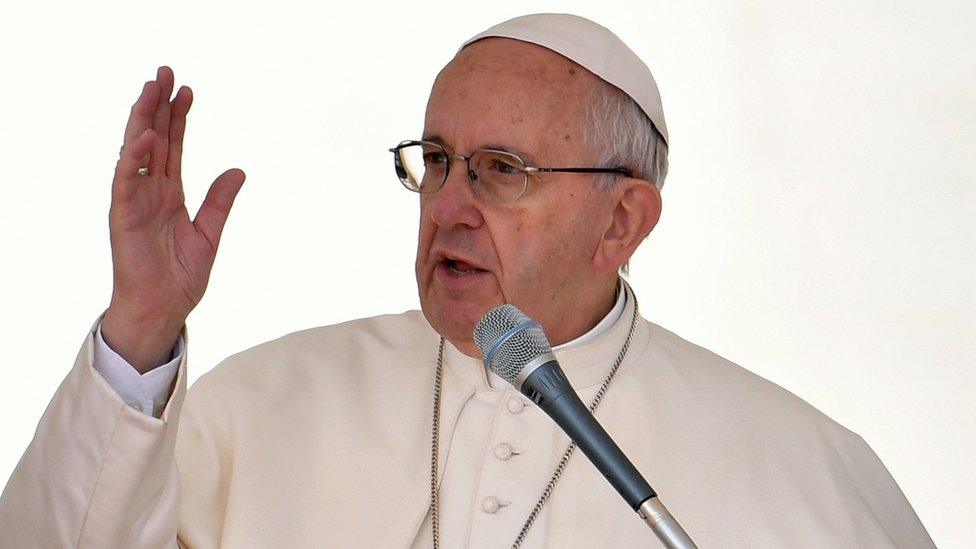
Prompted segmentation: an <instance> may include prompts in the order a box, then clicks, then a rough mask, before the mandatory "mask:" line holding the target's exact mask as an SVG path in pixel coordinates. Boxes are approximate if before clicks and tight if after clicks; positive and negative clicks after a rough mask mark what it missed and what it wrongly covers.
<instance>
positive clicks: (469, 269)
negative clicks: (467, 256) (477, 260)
mask: <svg viewBox="0 0 976 549" xmlns="http://www.w3.org/2000/svg"><path fill="white" fill-rule="evenodd" d="M440 264H441V265H442V266H444V267H445V268H447V269H448V270H449V271H450V272H452V273H454V274H457V275H468V274H475V273H483V272H485V270H484V269H479V268H477V267H475V266H474V265H471V264H469V263H465V262H464V261H459V260H457V259H451V258H449V257H446V258H444V259H442V260H441V261H440Z"/></svg>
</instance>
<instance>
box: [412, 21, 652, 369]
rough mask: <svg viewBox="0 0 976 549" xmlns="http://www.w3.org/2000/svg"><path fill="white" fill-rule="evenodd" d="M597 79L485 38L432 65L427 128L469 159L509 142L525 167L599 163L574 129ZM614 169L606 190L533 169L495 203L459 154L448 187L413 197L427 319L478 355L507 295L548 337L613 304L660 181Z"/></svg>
mask: <svg viewBox="0 0 976 549" xmlns="http://www.w3.org/2000/svg"><path fill="white" fill-rule="evenodd" d="M598 82H599V80H598V79H597V77H596V76H594V75H593V74H592V73H590V72H589V71H587V70H585V69H583V68H581V67H580V66H579V65H576V64H575V63H573V62H572V61H570V60H568V59H566V58H564V57H562V56H561V55H559V54H556V53H554V52H552V51H550V50H548V49H545V48H542V47H539V46H536V45H533V44H529V43H525V42H521V41H516V40H510V39H505V38H489V39H485V40H481V41H479V42H476V43H474V44H472V45H471V46H469V47H467V48H465V49H464V50H462V51H461V52H459V54H458V55H457V56H456V57H455V58H454V60H452V61H451V62H450V63H449V64H448V65H447V66H446V67H445V68H444V69H443V70H442V71H441V73H440V74H439V75H438V77H437V80H436V81H435V83H434V86H433V89H432V91H431V96H430V99H429V101H428V105H427V113H426V120H425V126H424V134H423V138H424V139H428V140H434V141H439V142H441V143H442V144H443V145H445V146H446V147H447V148H448V150H449V151H452V152H454V153H458V154H464V155H468V154H470V153H471V152H472V151H473V150H475V149H478V148H489V147H490V148H503V149H506V150H509V151H511V152H514V153H516V154H518V155H520V156H521V157H522V158H523V159H524V160H525V161H526V163H527V164H528V165H530V166H550V167H551V166H593V165H594V160H595V156H596V155H595V154H594V152H593V151H590V150H587V148H586V147H585V146H584V142H583V136H582V131H583V120H584V118H583V117H584V105H585V100H586V97H587V96H588V94H589V92H590V90H591V89H592V88H593V86H595V85H597V84H598ZM620 179H621V180H622V181H620V182H618V184H617V185H615V186H614V187H613V188H612V189H611V190H609V191H607V190H601V189H600V188H599V186H598V179H597V176H595V175H587V174H571V173H553V174H545V175H543V176H535V175H533V176H531V177H530V181H529V188H528V191H527V192H526V194H525V195H524V196H522V197H521V198H520V199H519V200H518V201H516V202H513V203H509V204H491V203H485V202H484V201H482V200H480V199H479V198H478V197H476V196H475V195H474V194H473V190H472V188H471V186H470V184H469V182H468V180H467V176H466V174H465V170H464V166H463V163H459V162H458V161H455V164H454V165H453V166H452V170H451V172H450V177H449V178H448V180H447V182H446V183H445V185H444V187H443V188H442V189H441V190H440V191H438V192H437V193H435V194H430V195H421V198H420V213H421V216H420V231H419V239H418V246H417V259H416V274H417V285H418V291H419V294H420V302H421V307H422V309H423V312H424V315H425V316H426V318H427V320H428V322H430V324H431V326H433V327H434V329H436V330H437V331H438V332H439V333H440V334H441V335H443V336H444V337H445V338H446V339H447V340H449V341H450V342H451V343H453V344H454V345H455V346H456V347H458V348H459V349H460V350H461V351H462V352H464V353H465V354H467V355H469V356H473V357H480V356H481V355H480V352H479V351H478V349H477V347H476V346H475V345H474V343H473V341H472V331H473V329H474V326H475V324H476V323H477V322H478V320H479V319H480V318H481V317H482V316H483V315H484V314H485V313H486V312H487V311H489V310H490V309H492V308H493V307H496V306H498V305H500V304H502V303H512V304H514V305H515V306H517V307H519V308H520V309H522V310H523V311H524V312H525V313H526V314H527V315H529V316H530V317H531V318H533V319H535V320H537V321H539V322H540V323H541V324H542V325H543V327H544V329H545V331H546V334H547V335H548V337H549V339H550V341H551V343H552V344H553V345H558V344H560V343H563V342H566V341H569V340H571V339H573V338H575V337H578V336H579V335H582V334H583V333H585V332H586V331H587V330H589V329H590V328H591V327H592V326H594V325H595V324H596V323H597V322H598V321H599V320H600V319H601V318H602V317H603V316H605V315H606V314H607V312H608V311H609V310H610V308H611V307H612V305H613V300H614V292H615V288H616V281H617V270H618V268H619V267H620V265H621V264H623V262H624V261H626V260H627V259H628V258H629V256H630V254H631V253H632V252H633V250H634V249H635V248H636V246H637V244H639V242H640V240H642V239H643V238H644V236H646V235H647V233H648V232H650V230H651V229H652V228H653V225H654V223H656V221H657V218H658V215H659V213H660V195H659V194H658V192H657V189H655V188H654V187H653V186H651V185H650V184H648V183H647V182H644V181H641V180H638V179H630V178H624V177H621V178H620ZM640 233H643V234H640ZM452 267H454V268H452Z"/></svg>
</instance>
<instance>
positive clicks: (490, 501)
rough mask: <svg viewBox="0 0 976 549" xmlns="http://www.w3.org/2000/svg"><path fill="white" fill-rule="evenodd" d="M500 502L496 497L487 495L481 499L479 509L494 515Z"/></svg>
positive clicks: (499, 507)
mask: <svg viewBox="0 0 976 549" xmlns="http://www.w3.org/2000/svg"><path fill="white" fill-rule="evenodd" d="M501 507H502V504H501V503H499V501H498V498H494V497H492V496H488V497H486V498H485V499H483V500H481V510H482V511H484V512H486V513H488V514H489V515H494V514H495V513H497V512H498V510H499V509H501Z"/></svg>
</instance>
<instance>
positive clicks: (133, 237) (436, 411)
mask: <svg viewBox="0 0 976 549" xmlns="http://www.w3.org/2000/svg"><path fill="white" fill-rule="evenodd" d="M173 89H174V75H173V72H172V71H171V70H170V69H169V68H168V67H161V68H160V69H159V71H158V73H157V76H156V79H155V80H152V81H149V82H147V83H146V84H145V85H144V87H143V90H142V92H141V94H140V96H139V98H138V99H137V100H136V102H135V103H134V105H133V106H132V111H131V113H130V116H129V120H128V123H127V125H126V128H125V134H124V138H123V146H122V149H121V151H120V157H119V160H118V163H117V165H116V170H115V177H114V180H113V183H112V202H111V207H110V212H109V223H110V235H111V246H112V260H113V275H114V285H113V294H112V299H111V302H110V304H109V306H108V308H107V309H106V310H105V311H104V313H103V314H101V315H99V317H98V318H97V319H96V320H95V322H94V324H93V325H92V327H91V329H90V330H89V332H88V334H87V335H86V336H85V338H84V342H83V344H82V347H81V350H80V352H79V353H78V356H77V359H76V361H75V363H74V366H73V367H72V369H71V370H70V372H69V373H68V375H67V377H66V378H65V381H64V382H63V384H62V385H61V386H60V387H59V389H58V390H57V392H56V393H55V395H54V397H53V399H52V401H51V403H50V405H49V406H48V408H47V410H46V412H45V414H44V416H43V417H42V419H41V422H40V425H39V426H38V429H37V433H36V435H35V438H34V440H33V441H32V442H31V444H30V446H29V447H28V448H27V450H26V452H25V454H24V456H23V458H22V459H21V461H20V463H19V464H18V466H17V468H16V469H15V471H14V473H13V475H12V476H11V478H10V480H9V482H8V483H7V486H6V488H5V490H4V492H3V496H2V498H0V532H2V539H3V541H4V545H5V546H10V547H68V546H70V547H97V548H104V547H173V546H174V545H178V546H180V547H190V548H209V547H218V546H228V547H255V548H256V547H274V546H277V547H289V548H300V547H322V546H328V547H440V546H444V547H462V546H464V547H502V546H520V547H534V548H542V547H559V548H564V547H648V546H654V545H655V544H656V543H657V541H656V539H655V538H654V536H653V535H652V533H651V532H650V530H648V529H647V528H646V526H645V525H644V524H643V523H642V522H641V521H640V520H639V519H638V518H637V517H636V516H635V515H634V513H633V511H632V510H631V509H629V508H627V506H626V505H624V504H623V503H622V502H621V501H620V499H619V496H618V495H617V494H616V493H615V492H614V491H613V489H612V488H611V487H610V486H609V485H608V484H607V483H606V482H605V480H604V479H603V478H602V477H601V475H600V473H599V472H598V471H597V470H596V469H595V468H594V467H593V466H592V465H591V464H590V463H589V462H587V461H586V459H585V458H584V456H579V455H575V454H574V453H573V452H572V450H570V449H569V443H570V441H569V440H568V438H567V437H566V435H565V434H563V433H562V432H561V431H560V430H559V429H558V428H557V427H556V426H555V425H554V424H553V422H552V421H551V420H550V419H549V418H548V417H547V416H546V415H545V414H544V413H542V412H541V411H540V410H538V409H537V408H535V407H534V406H533V405H532V404H531V403H530V402H529V401H528V400H527V399H525V398H524V397H523V396H522V395H520V394H519V393H518V392H517V391H516V390H515V389H514V388H512V387H511V386H509V385H508V384H507V383H505V382H504V381H503V380H502V379H501V378H499V377H497V376H496V375H495V374H493V373H492V372H490V371H488V370H487V369H486V368H485V365H484V364H483V362H482V360H481V354H480V352H479V350H478V348H477V346H476V345H475V343H474V341H473V338H472V332H473V329H474V326H475V325H476V323H477V322H478V320H479V319H480V318H481V317H482V316H483V315H484V314H485V313H486V312H488V311H489V310H491V309H493V308H494V307H496V306H498V305H501V304H503V303H511V304H514V305H516V306H517V307H519V308H520V309H521V310H522V311H524V312H525V313H526V314H527V315H528V316H529V317H531V318H533V319H535V320H536V321H538V322H539V323H540V324H541V325H542V326H543V328H544V330H545V332H546V334H547V335H548V338H549V340H550V342H551V343H552V344H553V351H554V353H555V355H556V357H557V358H558V359H559V362H560V363H561V365H562V368H563V370H564V371H565V372H566V375H567V377H568V378H569V380H570V381H571V382H572V384H573V386H574V387H575V389H576V391H577V392H578V394H579V396H580V398H581V399H583V401H584V402H586V403H592V406H591V408H592V409H593V413H594V415H595V416H596V418H597V419H598V420H599V421H600V423H601V424H602V425H603V426H604V427H605V428H606V430H607V431H608V432H609V433H610V434H611V436H613V438H614V439H615V440H616V442H617V443H618V444H619V445H620V447H621V448H622V449H623V450H624V452H625V453H626V454H627V455H628V456H629V457H630V459H631V460H632V461H633V462H634V464H635V465H636V466H637V468H638V469H639V470H640V471H641V472H642V473H643V474H644V476H645V477H646V478H647V479H648V481H649V482H650V483H651V484H652V485H653V486H654V488H655V489H656V491H657V492H658V494H659V495H660V496H661V498H662V499H663V500H664V501H666V502H667V504H668V507H669V508H670V509H671V511H672V513H673V514H674V515H675V516H676V517H677V518H678V519H679V520H680V522H681V524H682V526H683V527H684V528H685V530H686V531H687V532H688V534H689V535H690V536H691V537H692V538H693V539H694V540H695V541H696V542H697V543H698V544H699V546H701V547H783V546H791V547H932V546H933V544H932V540H931V539H930V537H929V535H928V534H927V532H926V530H925V528H924V526H923V525H922V523H921V522H920V521H919V519H918V517H917V516H916V514H915V512H914V510H913V509H912V507H911V505H910V504H909V503H908V501H907V500H906V498H905V496H904V494H903V493H902V492H901V490H900V489H899V488H898V486H897V484H896V483H895V481H894V480H893V479H892V477H891V475H890V474H889V473H888V471H887V470H886V469H885V467H884V465H883V464H882V463H881V461H880V460H879V459H878V457H877V456H876V455H875V453H874V452H873V451H872V450H871V448H870V447H869V446H868V445H867V444H866V443H865V442H864V440H863V439H861V437H859V436H858V435H857V434H855V433H853V432H851V431H849V430H847V429H846V428H844V427H843V426H841V425H839V424H837V423H836V422H834V421H833V420H831V419H830V418H828V417H827V416H825V415H824V414H822V413H821V412H819V411H818V410H816V409H815V408H813V407H812V406H810V405H809V404H807V403H806V402H804V401H803V400H801V399H799V398H797V397H796V396H795V395H793V394H791V393H789V392H788V391H786V390H784V389H783V388H781V387H779V386H777V385H775V384H773V383H771V382H769V381H767V380H765V379H762V378H760V377H758V376H756V375H754V374H752V373H750V372H748V371H747V370H745V369H743V368H741V367H739V366H738V365H736V364H733V363H731V362H729V361H728V360H725V359H723V358H722V357H719V356H717V355H715V354H714V353H711V352H709V351H708V350H706V349H703V348H701V347H699V346H697V345H694V344H693V343H690V342H688V341H685V340H684V339H682V338H680V337H679V336H677V335H675V334H674V333H672V332H670V331H668V330H666V329H664V328H662V327H660V326H658V325H656V324H654V323H652V322H649V321H647V320H646V319H644V318H643V317H642V316H641V315H640V310H639V307H638V300H637V296H636V295H635V294H634V292H633V290H632V289H631V288H630V286H629V285H628V284H627V283H626V280H625V278H623V277H622V276H621V273H622V272H624V273H625V272H626V268H627V264H628V260H629V259H630V257H631V256H632V255H633V253H634V251H635V250H636V249H637V247H638V246H639V245H640V244H641V243H642V241H644V239H645V238H646V237H647V236H648V235H649V234H650V232H651V231H652V230H653V229H654V227H655V226H656V224H657V222H658V220H659V218H660V215H661V209H662V198H661V190H662V188H663V185H664V180H665V177H666V175H667V171H668V161H667V151H668V143H669V137H668V131H667V127H666V124H665V119H664V111H663V107H662V102H661V97H660V94H659V91H658V88H657V85H656V83H655V81H654V78H653V76H652V75H651V72H650V70H649V69H648V68H647V66H646V65H645V64H644V63H643V62H642V61H641V60H640V58H639V57H638V56H637V55H636V54H635V53H634V52H633V51H632V50H631V49H630V48H628V47H627V46H626V45H625V44H624V43H623V42H621V41H620V39H619V38H617V37H616V36H615V35H614V34H613V33H612V32H610V31H609V30H607V29H605V28H603V27H601V26H599V25H597V24H596V23H594V22H592V21H589V20H586V19H583V18H579V17H575V16H570V15H557V14H536V15H529V16H524V17H518V18H515V19H512V20H509V21H506V22H503V23H501V24H499V25H496V26H494V27H491V28H490V29H488V30H486V31H485V32H483V33H480V34H478V35H476V36H475V37H473V38H472V39H471V40H469V41H467V42H465V43H464V44H463V45H462V47H461V48H460V49H459V50H458V52H457V54H456V55H455V57H454V58H453V60H451V61H450V62H449V63H448V64H447V66H445V67H444V68H443V70H442V71H441V72H440V74H439V75H438V76H437V78H436V80H435V82H434V83H433V87H432V90H431V93H430V98H429V101H428V103H427V110H426V115H425V121H424V128H423V133H422V135H419V136H404V137H405V139H404V140H403V141H401V142H400V143H398V144H395V145H394V146H392V147H391V148H390V153H391V160H392V163H393V167H394V172H395V176H396V177H397V179H398V180H399V182H400V183H401V184H402V185H403V186H404V187H406V188H407V189H408V190H409V191H413V192H415V193H417V196H418V200H419V207H420V214H421V215H420V226H419V235H418V244H417V256H416V265H415V267H416V278H417V288H418V293H419V296H420V303H421V309H422V310H421V311H408V312H406V313H402V314H396V315H385V316H379V317H374V318H367V319H359V320H354V321H350V322H347V323H343V324H339V325H335V326H325V327H316V328H311V329H308V330H303V331H299V332H295V333H292V334H288V335H286V336H283V337H281V338H278V339H275V340H273V341H268V342H265V343H262V344H260V345H257V346H255V347H252V348H250V349H247V350H245V351H243V352H240V353H238V354H235V355H233V356H231V357H229V358H227V359H226V360H224V361H223V362H221V363H220V364H219V365H218V366H217V367H216V368H214V369H213V370H212V371H210V372H208V373H207V374H205V375H204V376H202V377H201V378H200V379H199V380H198V381H197V382H196V383H195V384H194V386H193V387H192V388H190V389H189V390H187V381H186V378H187V373H186V372H187V371H186V368H187V356H188V354H189V352H188V349H189V340H188V334H187V330H186V324H185V322H186V318H187V316H188V315H189V313H190V312H191V311H192V310H193V308H194V307H195V306H196V305H197V304H198V303H199V302H200V300H201V298H202V297H203V295H204V292H205V290H206V288H207V284H208V280H209V277H210V272H211V268H212V266H213V263H214V258H215V255H216V252H217V249H218V245H219V242H220V237H221V233H222V231H223V229H224V225H225V222H226V220H227V218H228V215H229V212H230V210H231V207H232V205H233V203H234V199H235V197H236V196H237V194H238V192H239V191H240V190H241V188H242V186H243V183H244V178H245V177H244V173H243V172H242V171H241V170H239V169H231V170H228V171H226V172H224V173H223V174H222V175H220V176H219V177H217V178H216V180H215V181H214V182H213V184H212V185H211V187H210V190H209V192H208V194H207V197H206V199H205V200H204V202H203V204H202V205H201V207H200V209H199V211H197V212H196V214H195V216H194V217H193V218H192V219H191V218H190V216H189V212H188V211H187V209H186V206H185V204H184V197H183V190H182V178H181V174H180V165H181V157H182V152H183V135H184V131H185V127H186V121H187V113H188V112H189V110H190V105H191V103H192V99H193V95H192V91H191V90H190V88H188V87H186V86H183V87H180V88H179V89H178V90H177V91H176V92H175V94H174V93H173ZM391 145H393V144H391Z"/></svg>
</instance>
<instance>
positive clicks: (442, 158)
mask: <svg viewBox="0 0 976 549" xmlns="http://www.w3.org/2000/svg"><path fill="white" fill-rule="evenodd" d="M445 162H447V155H446V154H444V153H443V152H440V151H431V152H425V153H424V165H425V166H433V165H436V164H443V163H445Z"/></svg>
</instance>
